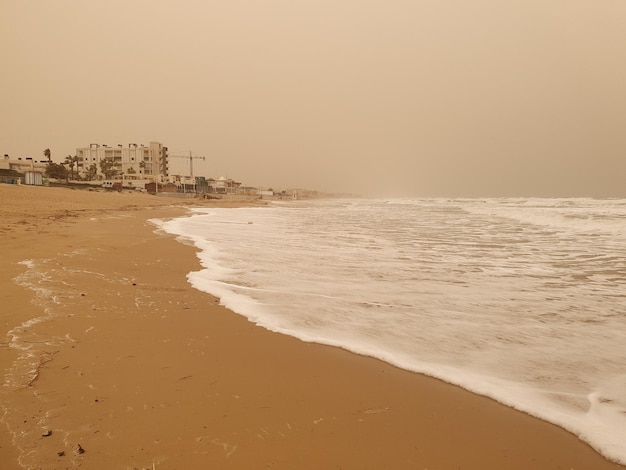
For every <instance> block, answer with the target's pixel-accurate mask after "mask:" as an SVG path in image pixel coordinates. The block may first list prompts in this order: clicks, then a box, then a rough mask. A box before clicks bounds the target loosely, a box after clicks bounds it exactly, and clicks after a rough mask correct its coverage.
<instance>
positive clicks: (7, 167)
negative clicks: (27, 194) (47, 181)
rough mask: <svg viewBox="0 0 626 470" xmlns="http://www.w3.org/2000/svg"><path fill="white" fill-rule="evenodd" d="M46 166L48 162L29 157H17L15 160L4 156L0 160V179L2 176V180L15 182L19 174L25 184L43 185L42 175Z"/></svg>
mask: <svg viewBox="0 0 626 470" xmlns="http://www.w3.org/2000/svg"><path fill="white" fill-rule="evenodd" d="M47 164H48V160H40V161H37V160H33V159H32V158H31V157H26V158H22V157H18V158H17V159H15V158H10V157H9V156H8V155H5V156H4V157H3V158H2V159H0V177H2V176H3V175H4V176H5V177H4V178H3V179H4V180H16V181H17V179H19V178H18V174H21V175H23V177H24V183H25V184H32V185H41V184H43V175H44V173H45V171H46V165H47ZM20 178H21V177H20ZM5 182H6V181H5Z"/></svg>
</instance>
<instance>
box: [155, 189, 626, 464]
mask: <svg viewBox="0 0 626 470" xmlns="http://www.w3.org/2000/svg"><path fill="white" fill-rule="evenodd" d="M248 222H253V223H252V224H250V223H248ZM160 226H161V227H162V228H163V229H164V230H165V231H167V232H169V233H173V234H177V235H179V236H180V237H181V238H182V239H184V240H186V241H187V242H193V243H194V244H195V245H196V246H198V247H199V248H200V250H201V251H200V253H199V258H200V263H201V265H202V269H201V270H199V271H196V272H192V273H189V275H188V278H189V282H190V283H191V284H192V285H193V286H194V287H195V288H197V289H200V290H203V291H206V292H209V293H211V294H213V295H215V296H217V297H219V298H220V299H221V302H222V303H223V304H224V305H226V306H227V307H229V308H230V309H232V310H234V311H236V312H238V313H240V314H243V315H245V316H247V317H248V318H250V319H251V320H252V321H254V322H256V323H258V324H259V325H261V326H263V327H265V328H268V329H270V330H273V331H278V332H281V333H285V334H290V335H293V336H297V337H299V338H301V339H303V340H305V341H315V342H320V343H325V344H330V345H335V346H339V347H343V348H346V349H349V350H352V351H354V352H356V353H359V354H364V355H370V356H374V357H378V358H380V359H383V360H385V361H388V362H390V363H392V364H395V365H397V366H400V367H402V368H405V369H408V370H412V371H416V372H422V373H426V374H429V375H432V376H435V377H439V378H442V379H444V380H446V381H449V382H452V383H455V384H458V385H461V386H463V387H465V388H467V389H469V390H472V391H475V392H477V393H481V394H484V395H487V396H490V397H492V398H495V399H496V400H499V401H501V402H503V403H506V404H508V405H511V406H513V407H516V408H518V409H520V410H523V411H525V412H527V413H530V414H532V415H535V416H538V417H541V418H543V419H545V420H548V421H551V422H554V423H556V424H559V425H561V426H563V427H565V428H567V429H569V430H570V431H572V432H573V433H575V434H576V435H578V436H580V438H581V439H583V440H585V441H587V442H589V443H590V444H591V445H593V446H594V447H595V448H596V449H598V450H599V451H600V452H602V453H603V454H604V455H606V456H607V457H609V458H612V459H614V460H617V461H619V462H621V463H626V369H625V368H624V367H625V366H624V365H625V364H626V348H624V344H626V314H625V311H624V305H625V304H626V201H625V200H594V199H481V200H471V199H468V200H443V199H430V200H408V199H405V200H387V201H381V200H376V201H365V200H359V201H310V202H289V203H281V204H276V205H274V206H272V207H269V208H259V207H256V208H240V209H211V210H205V209H198V210H196V211H195V214H194V215H193V216H192V217H186V218H180V219H175V220H171V221H168V222H163V221H161V222H160Z"/></svg>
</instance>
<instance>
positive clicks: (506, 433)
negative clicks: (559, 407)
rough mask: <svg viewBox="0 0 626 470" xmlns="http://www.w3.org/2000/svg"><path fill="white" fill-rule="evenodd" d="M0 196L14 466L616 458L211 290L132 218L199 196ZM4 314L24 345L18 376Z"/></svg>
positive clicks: (501, 464)
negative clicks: (277, 326) (267, 318)
mask: <svg viewBox="0 0 626 470" xmlns="http://www.w3.org/2000/svg"><path fill="white" fill-rule="evenodd" d="M25 195H26V196H27V197H24V196H25ZM0 200H1V201H2V205H1V206H0V210H1V211H2V214H3V221H4V222H3V225H2V227H1V229H0V230H1V232H0V233H2V240H3V242H2V243H3V250H2V253H3V256H2V267H3V270H2V276H3V277H4V279H3V285H5V286H8V289H7V290H5V291H4V293H3V298H2V303H3V305H4V306H5V308H3V309H2V311H3V313H2V314H0V315H1V316H0V330H1V333H2V334H1V335H0V367H1V368H2V371H3V376H4V377H5V378H6V377H13V378H14V379H17V378H19V377H22V379H23V380H22V383H21V384H20V386H16V387H11V386H9V387H7V386H6V380H5V387H3V389H2V392H0V393H2V398H3V404H4V405H5V407H7V405H6V404H8V405H9V406H8V408H9V409H8V411H7V410H5V411H7V412H6V413H5V415H4V417H3V423H0V427H1V429H0V461H2V462H14V464H15V465H14V467H12V466H11V464H8V465H7V466H6V467H5V468H7V469H9V470H11V469H12V468H21V467H20V466H19V465H18V464H17V459H18V458H19V457H20V455H21V458H22V462H23V464H25V465H26V467H25V468H39V466H41V467H42V468H78V467H80V466H82V467H85V468H96V469H97V468H103V469H104V468H135V467H136V468H152V467H153V466H154V468H157V469H158V468H204V467H206V466H210V467H211V468H259V467H264V466H265V467H271V468H340V467H341V468H464V469H478V468H481V469H483V468H509V469H514V468H520V469H522V468H524V469H527V468H555V469H556V468H576V469H581V468H589V469H622V468H624V467H622V466H620V465H618V464H614V463H611V462H609V461H607V460H606V459H604V458H603V457H602V456H600V455H599V454H597V453H596V452H595V451H594V450H593V449H591V448H590V447H589V446H588V445H586V444H585V443H583V442H581V441H579V440H578V439H577V438H576V437H575V436H573V435H572V434H570V433H568V432H566V431H564V430H562V429H560V428H558V427H557V426H554V425H552V424H549V423H546V422H543V421H540V420H538V419H536V418H533V417H530V416H528V415H525V414H523V413H521V412H518V411H515V410H513V409H511V408H508V407H506V406H504V405H501V404H499V403H497V402H495V401H493V400H490V399H488V398H485V397H482V396H478V395H474V394H472V393H470V392H467V391H465V390H463V389H461V388H459V387H456V386H453V385H449V384H446V383H444V382H441V381H439V380H436V379H432V378H429V377H425V376H421V375H418V374H414V373H411V372H407V371H404V370H401V369H397V368H395V367H393V366H390V365H388V364H386V363H383V362H381V361H378V360H376V359H372V358H368V357H362V356H358V355H355V354H352V353H349V352H347V351H344V350H341V349H337V348H333V347H329V346H323V345H318V344H311V343H304V342H301V341H299V340H297V339H295V338H292V337H289V336H283V335H280V334H277V333H272V332H269V331H266V330H264V329H262V328H260V327H257V326H255V325H254V324H252V323H250V322H248V321H247V320H246V319H245V318H243V317H241V316H239V315H236V314H234V313H232V312H230V311H228V310H226V309H225V308H223V307H221V306H219V305H218V302H217V299H215V298H212V297H211V296H209V295H207V294H204V293H202V292H199V291H197V290H195V289H193V288H192V287H191V286H190V285H189V284H188V283H187V281H186V277H185V276H186V274H187V273H188V272H190V271H191V270H193V269H195V268H196V267H197V259H196V257H195V249H194V248H193V247H191V246H188V245H184V244H182V243H179V242H177V241H176V240H175V239H174V237H172V236H168V235H165V234H162V233H157V232H155V230H156V227H155V226H153V225H152V224H150V223H148V222H147V221H148V219H151V218H170V217H175V216H182V215H184V213H185V210H186V209H185V207H184V206H183V205H184V204H186V203H187V204H191V205H194V204H201V205H203V206H210V205H211V204H214V203H216V202H211V201H209V202H198V201H191V200H189V201H185V202H183V201H180V200H165V198H154V197H152V196H148V195H145V194H137V195H134V194H126V193H125V194H114V193H95V192H94V193H88V192H84V191H70V190H66V189H57V188H32V187H8V186H5V185H0ZM55 204H56V205H55ZM157 206H160V207H157ZM24 260H33V265H34V267H32V268H29V267H28V266H26V265H24V264H18V263H19V262H21V261H24ZM29 270H39V272H42V271H45V272H46V273H48V274H49V275H50V277H49V278H48V280H46V281H45V282H47V284H46V285H47V287H48V288H49V291H52V293H50V292H48V293H41V292H40V295H43V296H44V297H45V296H46V295H47V296H48V297H45V298H40V299H34V292H33V291H32V289H29V288H27V287H25V286H20V285H18V284H17V283H16V282H14V279H15V278H16V277H18V276H20V275H23V274H24V273H25V272H28V271H29ZM30 282H31V283H32V280H31V281H30ZM23 284H27V282H26V281H24V282H23ZM52 298H54V300H53V301H52V302H51V301H50V299H52ZM33 299H34V300H35V301H36V302H39V303H40V305H36V304H33V303H32V302H31V300H33ZM42 299H43V301H42ZM46 299H47V300H46ZM44 312H45V313H44ZM44 314H45V315H47V318H46V319H45V321H41V322H40V323H38V324H36V325H33V326H31V327H29V328H21V329H20V328H16V327H18V326H19V325H20V324H22V323H23V322H25V321H28V320H30V319H32V318H38V317H42V315H44ZM9 331H12V334H19V335H22V339H21V341H31V342H30V343H29V344H30V345H31V346H32V348H33V350H32V352H36V353H37V355H36V357H35V359H36V360H37V364H38V371H39V373H38V375H36V376H35V377H34V379H33V380H32V381H31V383H30V385H28V382H29V381H30V379H28V378H27V377H25V376H19V374H17V371H16V369H15V368H14V364H15V362H16V360H17V359H18V355H19V351H18V350H17V349H15V347H11V345H10V341H11V338H10V337H9V336H8V332H9ZM26 335H31V336H29V337H28V338H27V337H26ZM46 343H47V344H46ZM7 374H9V375H8V376H7ZM18 376H19V377H18ZM24 382H25V383H24ZM7 425H8V426H9V427H10V428H11V431H12V432H13V433H14V434H15V435H16V436H18V437H17V438H15V439H12V438H11V436H10V434H9V432H8V431H7ZM48 431H51V434H50V435H48V436H44V435H45V434H46V433H47V432H48ZM12 440H14V441H15V442H14V443H13V444H11V443H10V441H12ZM15 444H17V446H19V447H20V449H17V448H16V445H15ZM78 445H80V448H81V449H83V450H84V452H83V453H79V452H78V449H79V447H78ZM60 453H63V455H59V454H60Z"/></svg>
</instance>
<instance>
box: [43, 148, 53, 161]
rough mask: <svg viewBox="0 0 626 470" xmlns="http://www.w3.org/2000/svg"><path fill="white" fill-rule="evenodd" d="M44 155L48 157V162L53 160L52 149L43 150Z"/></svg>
mask: <svg viewBox="0 0 626 470" xmlns="http://www.w3.org/2000/svg"><path fill="white" fill-rule="evenodd" d="M43 156H44V157H46V158H47V159H48V163H50V162H51V161H52V153H51V152H50V149H45V150H44V151H43Z"/></svg>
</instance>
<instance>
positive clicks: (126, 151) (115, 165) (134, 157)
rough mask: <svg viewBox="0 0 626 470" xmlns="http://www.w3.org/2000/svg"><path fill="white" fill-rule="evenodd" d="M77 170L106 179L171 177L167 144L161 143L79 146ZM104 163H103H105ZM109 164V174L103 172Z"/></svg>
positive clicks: (94, 177)
mask: <svg viewBox="0 0 626 470" xmlns="http://www.w3.org/2000/svg"><path fill="white" fill-rule="evenodd" d="M76 156H77V157H78V162H77V169H78V173H79V174H80V176H81V177H87V178H89V179H96V180H104V179H117V180H123V181H128V182H132V181H137V182H139V181H145V180H148V181H156V180H162V179H163V178H162V177H167V176H168V170H169V167H168V152H167V147H165V146H163V144H162V143H160V142H150V144H149V145H147V146H146V145H143V144H140V145H138V144H128V146H127V147H125V146H123V145H121V144H118V145H115V146H109V145H106V144H102V145H100V144H90V145H89V146H88V147H81V148H77V149H76ZM103 162H104V163H103ZM103 165H104V166H110V170H109V175H108V176H107V175H106V174H105V172H104V171H103Z"/></svg>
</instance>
